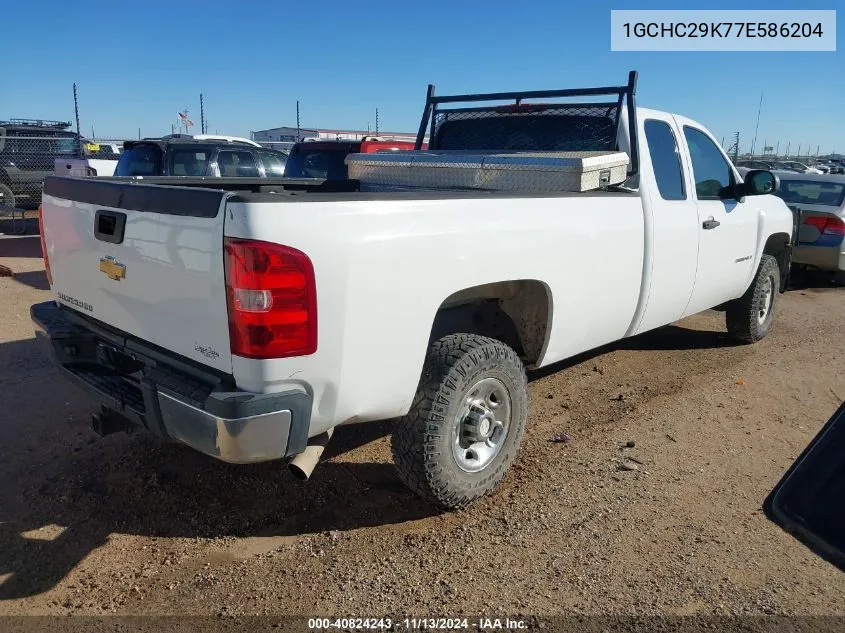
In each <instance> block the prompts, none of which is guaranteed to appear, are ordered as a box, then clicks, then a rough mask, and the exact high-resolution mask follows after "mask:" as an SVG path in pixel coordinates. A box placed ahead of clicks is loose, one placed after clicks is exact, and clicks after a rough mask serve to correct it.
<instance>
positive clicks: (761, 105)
mask: <svg viewBox="0 0 845 633" xmlns="http://www.w3.org/2000/svg"><path fill="white" fill-rule="evenodd" d="M762 109H763V93H762V92H761V93H760V106H759V107H758V108H757V125H756V126H755V127H754V140H753V141H751V155H752V156H754V146H755V145H756V144H757V130H759V129H760V112H761V111H762Z"/></svg>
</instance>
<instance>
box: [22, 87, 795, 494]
mask: <svg viewBox="0 0 845 633" xmlns="http://www.w3.org/2000/svg"><path fill="white" fill-rule="evenodd" d="M632 77H634V79H632V80H630V81H629V83H628V85H627V86H622V87H620V88H601V89H578V90H570V91H544V92H536V93H499V94H496V95H487V96H485V95H463V96H459V97H434V96H433V90H432V89H430V91H429V98H428V100H427V103H426V113H425V115H424V117H423V123H422V124H421V126H420V138H419V139H418V141H421V139H422V135H423V133H424V132H425V130H426V120H427V118H428V117H429V115H430V114H431V115H432V116H431V120H432V133H431V136H430V139H431V143H430V145H429V149H431V148H432V147H433V148H435V149H436V147H437V143H438V134H439V132H440V128H439V127H438V126H436V125H435V119H437V121H441V122H442V120H443V116H444V112H445V113H448V110H446V109H443V108H442V105H443V104H446V103H453V102H458V101H479V100H483V99H486V98H487V97H490V98H492V99H497V100H500V101H501V100H515V104H513V106H511V109H508V108H504V109H503V108H502V107H501V106H496V107H495V108H494V109H491V110H484V108H482V107H472V108H464V109H462V110H456V112H464V113H473V112H480V113H482V114H483V116H482V115H479V116H482V118H483V117H484V116H489V117H491V118H490V119H489V120H492V119H494V118H495V119H496V120H499V119H503V120H506V122H507V123H508V125H511V127H513V125H522V126H524V127H523V128H522V129H525V130H526V131H529V132H530V131H532V130H536V129H538V127H537V126H540V127H542V129H543V130H545V132H544V134H545V135H546V136H544V137H543V138H547V136H548V135H551V136H554V130H555V129H559V130H562V133H561V134H559V135H558V138H554V139H553V142H554V143H555V145H554V148H555V149H560V148H561V147H564V149H566V148H567V147H568V148H570V149H578V150H583V149H596V148H595V147H591V145H590V144H591V143H596V142H597V141H595V138H597V137H596V136H595V135H587V136H579V134H580V132H579V131H580V130H584V129H588V128H589V129H592V130H593V131H595V129H596V125H597V121H598V123H600V126H599V127H601V126H604V127H607V126H612V127H611V130H612V138H611V139H610V141H608V142H607V143H609V145H607V146H602V147H601V148H598V149H611V150H621V151H624V152H626V153H628V154H629V155H630V158H631V160H630V168H629V169H630V172H629V175H628V178H627V180H626V181H625V182H624V183H623V184H622V185H621V186H613V187H603V188H601V189H597V190H594V191H588V192H584V193H573V192H549V191H545V192H542V193H519V194H515V193H514V192H508V191H476V190H469V191H466V190H464V191H450V190H446V191H435V190H430V189H426V190H418V191H399V192H366V191H357V190H354V186H353V185H354V183H350V186H349V187H348V188H349V189H350V190H349V191H334V192H332V191H326V190H325V189H321V188H320V187H312V186H311V184H312V183H309V182H303V181H286V180H285V179H278V180H277V181H273V182H270V181H268V180H267V179H265V180H263V181H261V184H256V182H253V181H252V180H250V179H245V180H244V182H243V183H240V182H239V179H223V180H213V179H212V180H209V179H204V180H203V179H201V180H196V181H193V180H189V179H176V182H177V183H179V184H173V181H174V179H167V178H159V179H152V180H150V179H145V180H144V181H143V182H134V181H127V180H125V179H118V178H104V179H84V178H63V177H50V178H48V179H47V181H46V183H45V186H44V196H43V205H42V209H41V215H40V221H41V228H42V242H43V243H42V245H43V250H44V261H45V266H46V270H47V276H48V279H49V282H50V287H51V289H52V292H53V294H54V297H55V299H54V300H53V301H49V302H46V303H40V304H37V305H34V306H32V309H31V315H32V319H33V322H34V324H35V328H36V333H37V334H38V335H39V338H41V339H43V340H44V341H45V342H47V343H48V346H49V348H50V350H51V353H52V354H53V356H54V358H55V360H56V362H57V363H58V364H59V365H60V367H61V368H62V370H63V372H64V373H65V374H66V376H67V377H68V378H70V379H72V380H74V381H75V382H77V383H78V384H79V385H81V386H82V387H84V388H85V389H87V390H88V391H89V392H90V393H91V394H93V395H94V396H95V397H96V398H97V399H98V400H99V401H100V402H101V403H102V405H103V408H102V409H101V412H100V413H98V414H96V415H95V416H94V417H93V423H94V427H95V430H97V431H98V432H99V433H101V434H104V433H108V432H113V431H117V430H123V429H127V428H130V427H143V428H145V429H147V430H149V431H151V432H153V433H156V434H158V435H160V436H161V437H163V438H166V439H169V440H175V441H178V442H182V443H184V444H187V445H188V446H191V447H193V448H195V449H197V450H199V451H202V452H203V453H206V454H208V455H211V456H213V457H216V458H218V459H221V460H224V461H227V462H235V463H247V462H258V461H266V460H274V459H283V458H292V459H291V461H290V464H291V466H292V469H293V470H294V471H295V472H298V473H299V474H300V476H303V477H307V476H308V475H310V472H311V469H312V468H313V466H314V463H316V460H317V458H318V457H319V454H320V452H321V450H322V447H323V446H325V444H326V442H327V441H328V440H329V438H330V437H331V433H332V430H333V429H334V428H335V427H337V426H339V425H345V424H351V423H358V422H367V421H374V420H384V419H391V418H395V419H397V420H398V421H397V423H396V426H395V431H394V433H393V455H394V461H395V462H396V465H397V467H398V471H399V475H400V478H401V479H402V480H403V481H404V482H405V483H406V484H407V485H408V486H409V487H410V488H412V489H413V490H414V491H416V492H417V493H419V494H420V495H422V496H424V497H426V498H428V499H432V500H434V501H435V502H437V503H439V504H441V505H442V506H444V507H446V508H458V507H463V506H466V505H467V504H469V503H470V502H471V501H473V500H474V499H476V498H478V497H479V496H481V495H483V494H485V493H487V492H488V491H490V490H491V489H493V488H494V487H495V486H496V485H497V484H498V483H499V481H500V480H501V479H502V477H503V476H504V474H505V472H506V470H507V469H508V467H509V466H510V464H511V463H512V462H513V460H514V458H515V456H516V453H517V450H518V448H519V445H520V443H521V441H522V438H523V433H524V431H525V425H526V422H527V421H528V392H527V385H526V373H525V368H526V367H528V368H538V367H543V366H546V365H549V364H551V363H555V362H558V361H561V360H563V359H566V358H569V357H571V356H574V355H576V354H579V353H581V352H584V351H587V350H590V349H593V348H596V347H599V346H601V345H604V344H607V343H611V342H613V341H616V340H618V339H622V338H624V337H628V336H633V335H636V334H639V333H641V332H645V331H647V330H651V329H653V328H657V327H660V326H663V325H666V324H669V323H671V322H673V321H676V320H678V319H680V318H682V317H685V316H687V315H690V314H693V313H696V312H699V311H702V310H705V309H708V308H712V307H720V309H723V310H724V311H725V313H726V320H727V328H728V331H729V332H731V333H732V334H733V335H734V336H735V337H736V338H737V339H738V340H739V341H742V342H754V341H758V340H760V339H762V338H763V337H764V336H765V335H766V334H767V332H768V331H769V330H770V328H771V326H772V319H773V310H774V307H775V304H776V297H777V295H778V292H779V291H782V290H784V289H785V283H786V278H787V275H788V271H789V264H790V252H791V246H790V245H791V235H792V222H793V220H792V215H791V213H790V212H789V210H788V209H787V207H786V206H785V204H784V203H783V201H782V200H780V199H779V198H777V197H775V196H772V195H766V194H769V193H770V192H772V191H774V190H775V189H776V185H777V181H776V177H775V176H774V175H773V174H771V173H770V172H767V171H752V172H749V173H748V174H747V175H746V177H745V180H744V181H743V180H742V179H741V178H740V177H739V175H738V173H737V171H736V169H735V168H734V167H733V166H732V164H731V162H730V161H729V160H728V158H727V156H725V154H724V152H723V151H722V149H721V148H720V147H719V144H718V143H717V142H716V140H715V139H714V138H713V136H712V135H711V134H710V133H709V132H708V131H707V130H706V129H705V128H704V127H703V126H702V125H700V124H698V123H696V122H695V121H692V120H689V119H686V118H684V117H681V116H678V115H674V114H668V113H665V112H659V111H656V110H647V109H637V108H636V106H635V103H634V86H635V74H632ZM607 93H610V94H612V95H614V99H613V101H612V102H610V103H607V104H599V105H600V107H599V108H598V110H601V111H602V112H605V113H606V115H605V114H601V115H600V116H598V115H596V112H597V111H598V110H597V109H595V108H594V109H593V110H589V109H586V110H585V109H584V106H583V104H575V105H573V106H571V107H572V109H571V110H570V111H567V110H566V109H565V108H564V109H563V110H561V109H560V108H558V109H556V110H554V111H552V110H550V108H551V107H552V106H550V105H547V104H526V102H524V101H523V99H529V98H533V97H537V98H553V97H562V98H564V99H566V98H570V99H571V98H572V97H583V96H594V95H600V94H607ZM625 97H627V106H626V107H623V105H622V104H623V98H625ZM558 105H559V104H558ZM555 107H557V106H555ZM435 115H436V116H435ZM472 116H475V115H472ZM472 116H471V117H469V119H467V120H470V119H472ZM597 116H598V118H597ZM453 119H454V120H458V121H459V120H460V117H453ZM478 120H479V119H478V117H476V118H475V119H472V120H470V122H469V123H468V124H467V125H468V126H469V127H468V128H466V129H469V128H471V127H472V126H473V125H477V124H478ZM558 124H559V126H558ZM438 125H439V124H438ZM555 126H558V127H555ZM591 126H592V127H591ZM455 129H458V130H460V129H462V128H461V127H460V126H458V128H455ZM632 130H633V134H631V131H632ZM453 131H454V129H453ZM470 131H471V130H470ZM590 134H592V133H590ZM452 138H453V139H454V138H459V137H455V136H453V137H452ZM466 138H467V139H470V138H472V134H468V135H467V136H466ZM484 138H490V137H489V136H485V137H484ZM532 142H533V143H536V142H537V137H536V136H535V137H534V141H532ZM549 142H552V141H549ZM539 143H540V145H541V147H539V148H538V147H535V146H534V145H532V146H530V147H527V148H526V149H531V150H534V151H535V152H536V151H537V149H539V150H541V151H543V150H546V149H548V147H546V145H544V143H545V142H544V141H543V140H542V139H541V140H540V141H539ZM601 143H605V141H601ZM567 144H568V145H567ZM468 149H469V150H477V149H479V148H477V147H468ZM509 149H510V150H513V149H514V148H513V147H510V148H509ZM150 183H152V184H150ZM163 183H170V184H163ZM268 183H269V184H268Z"/></svg>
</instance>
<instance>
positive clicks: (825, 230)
mask: <svg viewBox="0 0 845 633" xmlns="http://www.w3.org/2000/svg"><path fill="white" fill-rule="evenodd" d="M804 224H807V225H809V226H814V227H816V228H817V229H818V230H819V233H821V234H822V235H842V236H845V222H843V221H842V220H840V219H839V218H837V217H822V216H813V217H809V218H807V219H805V220H804Z"/></svg>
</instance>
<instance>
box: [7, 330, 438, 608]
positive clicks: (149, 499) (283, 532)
mask: <svg viewBox="0 0 845 633" xmlns="http://www.w3.org/2000/svg"><path fill="white" fill-rule="evenodd" d="M36 359H37V360H36ZM45 361H46V359H43V355H41V353H40V349H39V348H38V347H37V346H36V345H35V342H34V340H33V339H29V340H25V341H16V342H11V343H5V344H2V345H0V380H2V381H3V383H4V385H5V387H6V388H5V389H4V390H0V410H2V411H5V412H6V413H5V414H4V415H3V416H0V600H12V599H17V598H23V597H27V596H33V595H37V594H40V593H43V592H45V591H48V590H50V589H51V588H53V587H55V586H56V585H57V584H58V583H59V582H60V581H61V580H62V579H63V578H65V577H66V576H67V575H68V574H69V573H70V572H71V571H72V570H73V569H75V568H76V567H77V566H79V565H80V563H81V562H82V561H83V560H84V559H85V558H86V557H88V556H90V555H91V554H92V553H94V552H96V550H97V549H98V548H100V547H101V546H103V545H105V544H106V543H107V542H108V541H109V539H110V538H111V537H112V536H113V535H131V536H140V537H153V538H187V539H196V538H209V539H216V538H223V537H278V536H300V535H308V534H319V533H324V532H328V531H333V530H337V531H346V530H354V529H357V528H362V527H370V526H379V525H385V524H401V523H405V522H408V521H416V520H419V519H424V518H426V517H430V516H433V515H436V514H439V513H440V512H441V510H439V509H438V508H437V507H435V506H433V505H431V504H428V503H426V502H424V501H422V500H420V499H418V498H416V497H415V496H414V495H413V494H412V493H411V492H409V491H408V490H407V489H406V488H405V487H404V486H403V485H402V483H401V482H400V481H399V479H398V477H397V475H396V473H395V469H394V467H393V465H392V464H391V463H390V462H389V461H388V459H387V456H386V454H385V455H382V454H381V453H379V450H381V451H383V449H384V446H383V445H380V446H379V447H376V448H375V449H374V448H372V447H368V446H366V445H367V444H370V443H371V442H373V441H374V440H377V439H379V438H381V437H383V436H384V435H386V434H388V433H389V432H390V426H391V423H390V422H384V423H373V424H361V425H354V426H348V427H341V428H339V429H338V430H337V432H336V434H335V437H334V438H333V441H332V444H330V447H329V449H328V450H327V454H326V457H325V461H324V462H323V463H321V464H319V465H318V466H317V469H316V470H315V471H314V474H313V476H312V478H311V480H310V481H308V482H300V481H298V480H296V479H295V478H294V477H293V476H292V475H290V473H289V472H288V471H287V468H286V467H285V465H284V463H283V462H270V463H264V464H255V465H231V464H225V463H223V462H219V461H217V460H215V459H213V458H210V457H206V456H204V455H202V454H199V453H197V452H195V451H193V450H191V449H188V448H186V447H183V446H180V445H177V444H167V443H163V442H161V441H159V440H157V439H156V438H153V437H151V436H147V435H144V434H133V435H127V434H116V435H112V436H108V437H106V438H97V437H96V436H95V435H94V434H93V433H92V432H91V431H90V430H89V428H88V423H87V417H88V415H90V413H91V412H92V411H93V407H92V406H91V403H90V401H89V400H87V398H86V397H85V396H84V395H82V394H81V393H80V392H78V391H76V389H75V388H74V387H72V386H71V385H69V384H68V385H65V384H64V380H63V379H62V378H61V376H60V375H59V373H58V372H57V370H55V369H54V368H53V367H52V366H51V365H50V364H49V362H45ZM45 385H49V386H50V388H49V389H47V390H45V389H44V386H45ZM21 429H26V432H25V433H22V432H21ZM359 448H360V449H362V450H360V451H357V452H356V454H355V458H357V459H358V460H361V461H350V460H348V459H344V460H341V459H335V458H337V457H338V456H341V455H344V454H346V453H348V452H350V451H353V450H356V449H359ZM139 549H140V548H139ZM94 560H96V559H94Z"/></svg>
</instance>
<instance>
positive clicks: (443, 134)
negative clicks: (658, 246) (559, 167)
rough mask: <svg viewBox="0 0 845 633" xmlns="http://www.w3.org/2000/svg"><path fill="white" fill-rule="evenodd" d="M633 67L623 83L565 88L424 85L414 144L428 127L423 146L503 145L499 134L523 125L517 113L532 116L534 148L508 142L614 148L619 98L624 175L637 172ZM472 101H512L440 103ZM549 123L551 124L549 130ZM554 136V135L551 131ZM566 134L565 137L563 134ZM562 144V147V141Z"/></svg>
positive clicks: (538, 146) (478, 147)
mask: <svg viewBox="0 0 845 633" xmlns="http://www.w3.org/2000/svg"><path fill="white" fill-rule="evenodd" d="M636 90H637V71H635V70H632V71H631V72H630V73H628V83H627V85H625V86H609V87H601V88H570V89H565V90H533V91H525V92H496V93H488V94H464V95H444V96H437V95H435V94H434V85H433V84H429V86H428V92H427V94H426V100H425V109H424V110H423V115H422V120H421V121H420V127H419V131H418V132H417V139H416V143H415V146H414V147H415V149H416V150H421V149H422V146H423V142H424V141H425V135H426V129H427V128H429V126H430V128H429V142H428V150H446V151H449V150H467V151H472V150H481V151H484V150H507V149H509V148H508V147H501V146H497V145H503V144H504V143H503V141H502V139H504V138H505V136H506V135H510V136H513V135H514V133H516V134H517V135H518V133H519V132H520V131H521V130H525V129H526V127H525V125H526V121H525V120H524V119H523V120H519V118H520V117H521V116H524V115H529V116H531V117H532V119H533V120H532V121H531V125H530V127H529V128H528V131H529V132H530V131H534V132H535V134H533V136H532V142H533V143H534V144H535V145H536V147H531V148H527V147H514V148H515V149H520V150H525V149H535V150H536V151H541V152H548V151H560V150H567V151H584V152H590V151H608V152H610V151H618V150H619V143H618V129H619V121H620V117H621V114H622V106H623V103H624V104H625V106H626V107H627V119H628V121H627V123H628V133H629V139H630V140H629V143H630V161H629V163H628V177H629V178H630V177H631V176H634V175H636V174H637V173H638V171H639V151H638V147H637V127H636V125H637V117H636ZM605 95H606V96H614V97H616V98H615V100H614V101H606V102H588V103H572V102H559V103H523V101H524V100H526V99H557V98H572V97H598V96H605ZM478 101H513V102H514V103H512V104H505V105H501V104H500V105H485V106H480V107H463V108H442V107H440V106H441V105H443V104H447V103H470V102H478ZM552 128H554V129H552ZM556 135H557V136H556ZM564 137H568V138H564ZM563 145H567V146H565V147H564V146H563Z"/></svg>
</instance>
